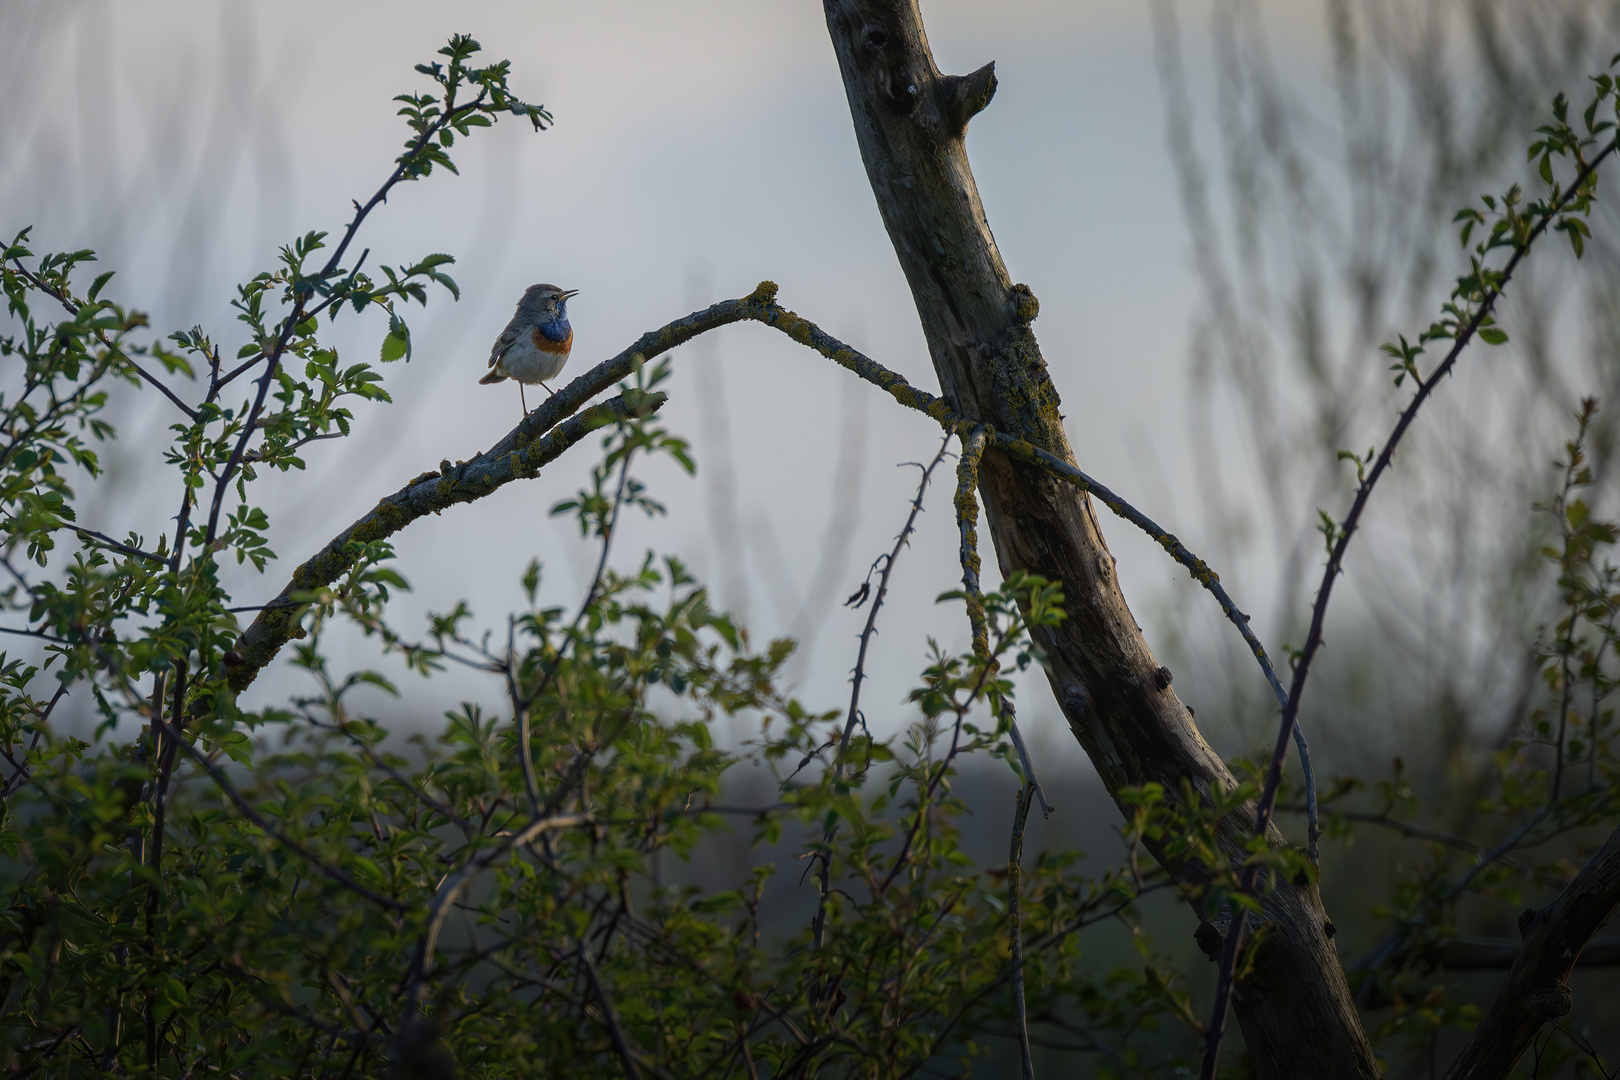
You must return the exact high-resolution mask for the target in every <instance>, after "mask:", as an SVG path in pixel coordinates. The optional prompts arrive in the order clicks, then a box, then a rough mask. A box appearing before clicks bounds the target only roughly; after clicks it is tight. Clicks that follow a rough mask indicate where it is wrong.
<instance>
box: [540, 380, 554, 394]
mask: <svg viewBox="0 0 1620 1080" xmlns="http://www.w3.org/2000/svg"><path fill="white" fill-rule="evenodd" d="M540 385H541V386H544V387H545V390H546V396H547V397H556V396H557V391H555V390H553V389H552V388H551V387H549V386H546V384H545V383H541V384H540Z"/></svg>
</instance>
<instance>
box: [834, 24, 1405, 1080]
mask: <svg viewBox="0 0 1620 1080" xmlns="http://www.w3.org/2000/svg"><path fill="white" fill-rule="evenodd" d="M824 8H825V11H826V16H827V28H828V31H829V33H830V34H831V36H832V43H833V49H834V52H835V53H836V54H837V57H838V65H839V68H840V70H841V72H842V74H843V79H844V89H845V91H846V93H847V95H848V98H849V104H850V112H851V114H852V116H853V119H854V125H855V134H856V139H857V141H858V143H859V145H860V150H861V157H862V159H863V161H864V162H865V165H866V172H867V176H868V178H869V179H870V181H871V185H872V191H873V193H874V194H875V195H876V197H877V203H878V208H879V210H880V212H881V213H882V216H883V221H884V225H885V226H886V227H887V229H888V232H889V237H890V239H891V241H892V242H893V244H894V249H895V253H896V254H897V255H898V256H899V259H900V264H901V266H902V268H903V269H904V271H905V274H906V278H907V280H908V282H909V283H910V285H911V291H912V295H913V297H914V299H915V301H916V305H917V311H918V314H919V315H920V316H921V319H922V325H923V330H924V332H925V334H926V336H927V340H928V347H929V351H930V353H931V355H932V359H933V363H934V370H935V372H936V373H937V375H938V377H939V382H940V387H941V390H942V392H943V394H944V396H945V399H946V400H947V401H948V402H949V403H950V404H951V406H952V407H953V408H954V409H955V410H957V411H958V412H959V413H960V414H961V415H962V416H964V417H966V418H968V419H970V420H978V421H983V422H987V423H991V424H994V425H995V426H996V427H997V428H998V429H999V430H1001V431H1004V432H1006V433H1008V434H1011V435H1016V436H1017V437H1019V438H1023V439H1028V440H1029V441H1031V442H1033V443H1034V444H1035V445H1037V446H1040V447H1042V448H1044V449H1046V450H1048V451H1049V452H1051V453H1053V454H1055V455H1057V456H1058V457H1060V458H1062V459H1063V460H1064V461H1067V462H1070V463H1074V456H1073V453H1072V451H1071V449H1070V447H1069V442H1068V439H1067V437H1066V436H1065V434H1064V431H1063V423H1062V417H1060V416H1059V414H1058V404H1059V403H1058V394H1057V391H1056V389H1055V388H1054V387H1053V385H1052V382H1051V379H1050V378H1049V377H1048V374H1047V370H1046V364H1045V361H1044V360H1043V359H1042V357H1041V352H1040V347H1039V345H1038V344H1037V343H1036V340H1035V335H1034V334H1033V332H1032V331H1031V330H1030V326H1029V324H1030V322H1031V321H1032V320H1033V319H1034V318H1035V316H1036V314H1037V312H1038V310H1039V308H1038V305H1037V303H1036V301H1035V298H1034V296H1033V295H1032V294H1031V293H1030V291H1029V289H1027V288H1026V287H1024V286H1022V285H1015V284H1013V282H1012V280H1011V278H1010V277H1009V276H1008V274H1007V269H1006V266H1005V265H1004V264H1003V263H1002V261H1001V256H1000V254H999V252H998V251H997V250H996V244H995V239H994V237H992V235H991V233H990V226H989V223H988V222H987V221H986V220H985V215H984V208H983V206H982V205H981V204H980V201H979V194H978V188H977V186H976V185H975V183H974V180H973V174H972V172H971V170H970V169H969V167H968V161H967V151H966V144H965V142H964V135H965V133H966V130H967V124H968V121H969V120H970V119H971V118H972V117H973V115H974V114H975V113H977V112H978V111H980V110H981V109H983V108H984V107H985V106H986V105H987V104H989V102H990V99H991V96H992V95H993V94H994V92H995V85H996V82H995V72H994V67H993V65H987V66H985V67H983V68H981V69H979V70H978V71H976V72H973V73H972V74H970V75H964V76H952V75H942V74H941V73H940V72H939V70H938V68H937V67H936V66H935V64H934V59H933V54H932V52H931V51H930V49H929V47H928V39H927V36H926V34H925V33H924V30H923V25H922V18H921V15H920V14H919V12H918V9H917V5H916V2H915V0H824ZM979 490H980V494H981V495H982V497H983V498H984V502H985V507H986V512H987V515H988V517H989V522H990V531H991V535H992V537H993V540H994V543H995V548H996V555H997V558H998V560H999V562H1000V565H1001V569H1002V572H1003V573H1008V572H1011V571H1013V570H1029V571H1033V572H1035V573H1039V574H1041V575H1043V576H1045V577H1047V578H1049V579H1058V580H1061V581H1062V583H1063V592H1064V596H1065V598H1066V601H1065V605H1064V606H1065V609H1066V610H1067V612H1068V618H1067V619H1066V620H1064V622H1063V623H1062V624H1061V626H1059V627H1058V628H1057V630H1056V632H1054V633H1052V634H1050V635H1047V640H1045V641H1043V645H1044V646H1045V648H1046V649H1047V651H1048V653H1049V656H1050V658H1051V666H1050V668H1049V670H1048V678H1049V680H1050V682H1051V685H1052V691H1053V693H1054V694H1055V696H1056V697H1057V701H1058V704H1059V705H1060V707H1061V708H1062V710H1063V713H1064V715H1065V717H1067V719H1068V722H1069V725H1070V727H1071V728H1072V729H1073V731H1074V734H1075V736H1076V738H1077V739H1079V741H1080V744H1081V746H1082V747H1083V748H1084V749H1085V751H1086V753H1087V754H1088V755H1089V756H1090V758H1091V760H1092V762H1093V763H1094V764H1095V765H1096V767H1097V771H1098V772H1099V773H1100V774H1101V775H1102V778H1103V780H1104V782H1105V783H1106V784H1107V786H1108V789H1109V791H1110V792H1112V793H1115V795H1116V797H1117V793H1118V792H1119V790H1120V789H1121V788H1123V787H1126V786H1132V785H1141V784H1145V783H1147V782H1149V781H1156V782H1158V783H1160V784H1163V785H1165V787H1166V788H1167V789H1169V790H1170V791H1172V792H1173V791H1175V790H1176V789H1177V787H1178V785H1179V782H1180V780H1181V778H1182V777H1190V778H1192V780H1193V781H1194V783H1195V784H1196V785H1197V786H1198V787H1199V789H1200V790H1202V791H1206V792H1207V791H1209V790H1210V789H1211V787H1212V785H1220V786H1223V787H1224V786H1227V785H1231V784H1232V783H1234V780H1233V777H1232V775H1231V774H1230V773H1229V772H1228V771H1227V769H1226V766H1225V764H1224V763H1223V762H1222V761H1221V759H1220V757H1219V756H1218V755H1216V753H1215V752H1214V751H1213V750H1212V749H1211V748H1210V746H1209V745H1208V744H1207V743H1206V742H1205V741H1204V739H1203V737H1202V736H1201V735H1200V734H1199V732H1198V729H1197V727H1196V726H1195V724H1194V723H1193V720H1192V717H1191V715H1190V714H1189V713H1188V711H1187V709H1186V707H1185V706H1184V705H1183V704H1182V703H1181V701H1180V700H1179V699H1178V698H1177V697H1176V695H1175V693H1174V692H1173V691H1171V690H1170V689H1169V686H1168V682H1167V680H1165V679H1163V678H1162V677H1161V676H1159V674H1158V672H1159V663H1158V661H1157V660H1155V659H1154V657H1153V653H1152V651H1151V650H1150V649H1149V648H1148V646H1147V643H1146V641H1144V640H1143V638H1142V633H1141V629H1140V628H1139V627H1138V626H1137V624H1136V621H1135V619H1134V618H1133V617H1132V615H1131V612H1130V609H1129V608H1128V607H1127V606H1126V604H1125V598H1124V596H1123V595H1122V594H1121V593H1120V590H1119V586H1118V583H1117V581H1116V578H1115V575H1114V564H1113V558H1112V557H1111V556H1110V555H1109V553H1108V548H1107V546H1106V545H1105V544H1104V542H1103V538H1102V535H1101V533H1100V531H1099V530H1098V527H1097V520H1096V517H1095V515H1094V513H1093V511H1092V506H1091V502H1090V500H1089V499H1088V498H1086V497H1085V496H1083V495H1079V494H1077V493H1076V492H1075V491H1074V490H1073V489H1072V488H1071V487H1069V486H1067V485H1064V484H1061V483H1059V482H1057V481H1055V480H1052V479H1051V478H1049V477H1048V476H1047V475H1045V474H1044V473H1042V472H1040V471H1039V470H1036V469H1034V468H1032V467H1030V466H1027V465H1023V464H1021V463H1019V462H1016V461H1014V460H1012V459H1010V458H1009V457H1007V456H1006V455H1005V454H1003V453H1001V452H1000V451H997V450H991V451H990V452H988V453H987V454H986V455H985V458H984V464H983V466H982V469H981V473H980V485H979ZM1229 824H1230V827H1231V830H1232V835H1233V837H1234V840H1235V839H1236V838H1237V837H1238V836H1239V835H1243V834H1247V833H1248V832H1250V831H1252V829H1253V827H1254V819H1253V817H1252V814H1250V815H1248V816H1247V817H1246V818H1244V819H1241V820H1233V821H1231V822H1230V823H1229ZM1272 841H1273V843H1281V842H1282V838H1281V836H1280V834H1277V833H1276V832H1275V831H1273V835H1272ZM1154 855H1155V856H1156V857H1158V858H1159V859H1160V861H1161V862H1165V861H1166V860H1165V858H1164V855H1163V853H1162V852H1160V851H1155V852H1154ZM1168 869H1169V870H1170V871H1171V872H1172V873H1175V874H1177V875H1179V876H1181V877H1182V878H1183V880H1187V881H1191V882H1196V880H1197V878H1198V868H1196V867H1187V866H1175V865H1168ZM1265 912H1266V916H1265V917H1266V919H1267V920H1268V921H1269V922H1270V923H1271V924H1272V927H1273V929H1272V933H1271V936H1270V937H1269V938H1268V940H1267V942H1266V944H1265V945H1264V946H1263V947H1262V950H1261V952H1260V955H1259V958H1258V963H1257V967H1256V970H1255V971H1254V973H1253V974H1252V975H1250V976H1249V978H1247V979H1245V980H1244V981H1243V983H1242V984H1241V985H1240V986H1239V988H1238V994H1237V999H1236V1003H1235V1009H1236V1013H1237V1018H1238V1022H1239V1024H1240V1026H1241V1028H1242V1030H1243V1035H1244V1039H1245V1041H1246V1043H1247V1045H1248V1049H1249V1052H1250V1055H1251V1057H1252V1060H1253V1063H1254V1069H1255V1073H1256V1075H1257V1076H1259V1077H1262V1078H1269V1077H1373V1076H1379V1075H1381V1071H1380V1069H1379V1067H1378V1065H1377V1064H1376V1062H1375V1060H1374V1058H1373V1056H1372V1050H1371V1047H1370V1045H1369V1044H1368V1042H1367V1039H1366V1036H1365V1034H1364V1033H1363V1031H1362V1029H1361V1024H1360V1021H1359V1018H1358V1017H1357V1014H1356V1009H1355V1006H1354V1003H1353V1002H1352V999H1351V997H1350V993H1349V988H1348V986H1347V985H1346V982H1345V977H1344V972H1343V969H1342V967H1341V966H1340V964H1339V960H1338V956H1337V954H1336V953H1335V951H1334V949H1333V946H1332V944H1331V942H1330V940H1329V938H1328V936H1327V933H1326V932H1325V927H1326V926H1327V921H1328V920H1327V916H1326V913H1325V912H1324V910H1323V908H1322V903H1321V898H1320V896H1319V895H1318V894H1317V892H1316V890H1315V888H1314V887H1309V888H1304V887H1295V886H1293V885H1289V884H1284V885H1281V886H1280V887H1278V888H1277V889H1276V890H1275V891H1274V892H1273V893H1272V894H1271V895H1270V896H1269V897H1268V898H1267V900H1266V906H1265Z"/></svg>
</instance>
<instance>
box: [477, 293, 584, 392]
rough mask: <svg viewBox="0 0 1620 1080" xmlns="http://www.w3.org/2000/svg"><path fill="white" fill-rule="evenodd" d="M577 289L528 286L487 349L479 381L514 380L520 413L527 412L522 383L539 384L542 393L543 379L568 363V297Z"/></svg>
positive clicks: (570, 344) (571, 338)
mask: <svg viewBox="0 0 1620 1080" xmlns="http://www.w3.org/2000/svg"><path fill="white" fill-rule="evenodd" d="M577 295H579V290H578V289H559V288H557V286H555V285H530V286H529V287H528V289H526V290H525V291H524V293H523V299H522V300H519V301H518V306H517V314H515V315H513V316H512V321H511V322H509V323H507V324H506V329H505V330H502V331H501V336H500V337H498V338H496V339H495V344H494V346H492V347H491V348H490V350H489V374H487V375H485V376H484V377H483V378H482V379H479V380H478V381H479V382H480V383H498V382H501V381H502V380H504V379H515V380H517V384H518V400H519V401H521V402H522V403H523V415H524V416H528V415H529V402H528V400H527V399H526V398H525V397H524V396H523V384H524V383H530V384H533V383H539V384H540V385H541V386H545V389H546V393H548V394H550V393H553V391H552V389H551V387H549V386H546V380H547V379H554V378H556V377H557V373H558V372H560V371H561V370H562V369H563V365H564V364H566V363H568V350H569V349H571V348H572V347H573V345H574V328H573V327H571V326H569V325H568V298H569V297H571V296H577Z"/></svg>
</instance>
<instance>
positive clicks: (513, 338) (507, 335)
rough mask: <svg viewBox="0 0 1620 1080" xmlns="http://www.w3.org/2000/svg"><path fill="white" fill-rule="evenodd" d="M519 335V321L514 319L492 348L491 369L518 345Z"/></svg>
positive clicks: (490, 353) (490, 350)
mask: <svg viewBox="0 0 1620 1080" xmlns="http://www.w3.org/2000/svg"><path fill="white" fill-rule="evenodd" d="M519 333H520V331H519V330H518V324H517V319H515V318H514V319H513V320H512V321H511V322H509V323H507V324H506V329H505V330H502V331H501V336H500V337H498V338H496V339H495V344H494V345H492V346H490V349H489V366H490V367H494V366H495V365H496V364H497V363H498V362H499V361H500V359H501V357H503V356H505V355H506V354H507V351H508V350H510V349H511V348H512V346H513V345H516V344H517V340H518V334H519Z"/></svg>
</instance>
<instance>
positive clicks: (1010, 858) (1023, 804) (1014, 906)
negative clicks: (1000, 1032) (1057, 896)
mask: <svg viewBox="0 0 1620 1080" xmlns="http://www.w3.org/2000/svg"><path fill="white" fill-rule="evenodd" d="M1034 795H1035V785H1034V784H1033V783H1026V784H1025V785H1024V786H1023V788H1021V789H1020V790H1019V792H1018V801H1017V803H1016V804H1015V805H1014V808H1013V827H1012V845H1011V849H1010V850H1009V851H1008V853H1007V914H1008V921H1009V922H1010V923H1011V925H1012V928H1011V930H1010V931H1009V933H1010V934H1011V936H1012V963H1013V1009H1014V1011H1015V1012H1016V1013H1017V1016H1018V1050H1019V1053H1020V1054H1021V1055H1022V1057H1023V1065H1024V1080H1035V1061H1034V1058H1033V1057H1032V1056H1031V1054H1030V1049H1029V1017H1028V1016H1027V1015H1026V1014H1025V1004H1024V926H1023V923H1022V921H1021V920H1020V918H1019V913H1018V892H1019V889H1020V888H1021V887H1022V885H1023V877H1024V865H1023V864H1024V823H1025V822H1026V821H1028V820H1029V805H1030V803H1031V802H1033V801H1034Z"/></svg>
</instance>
